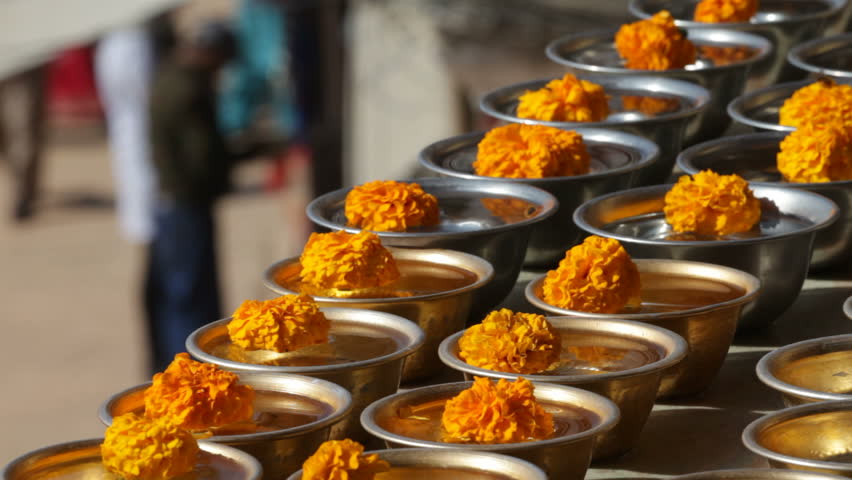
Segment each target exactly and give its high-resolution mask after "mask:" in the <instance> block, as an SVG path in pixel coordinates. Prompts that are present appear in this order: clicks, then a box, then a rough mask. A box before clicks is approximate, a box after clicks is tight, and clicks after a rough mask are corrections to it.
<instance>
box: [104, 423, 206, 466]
mask: <svg viewBox="0 0 852 480" xmlns="http://www.w3.org/2000/svg"><path fill="white" fill-rule="evenodd" d="M198 452H199V448H198V442H196V441H195V437H193V436H192V434H191V433H189V432H187V431H186V430H182V429H181V428H179V427H178V426H177V425H176V424H174V423H172V421H171V419H169V418H158V419H153V420H152V419H149V418H145V417H142V416H139V415H136V414H135V413H127V414H124V415H121V416H118V417H115V418H114V419H113V420H112V425H111V426H110V427H109V428H107V429H106V433H105V434H104V443H102V444H101V457H102V458H103V464H104V467H106V469H107V470H109V471H110V472H112V473H114V474H116V475H118V476H120V477H123V478H125V479H127V480H135V479H146V480H158V479H167V478H172V477H176V476H178V475H183V474H185V473H189V472H191V471H192V470H193V469H194V468H195V462H196V460H197V457H198Z"/></svg>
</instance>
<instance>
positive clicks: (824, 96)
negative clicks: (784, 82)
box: [778, 78, 852, 127]
mask: <svg viewBox="0 0 852 480" xmlns="http://www.w3.org/2000/svg"><path fill="white" fill-rule="evenodd" d="M778 123H780V124H781V125H787V126H790V127H801V126H803V125H826V124H829V123H839V124H843V125H848V126H852V86H850V85H838V84H836V83H835V82H834V80H831V79H829V78H823V79H820V80H818V81H816V82H814V83H812V84H810V85H807V86H805V87H802V88H800V89H798V90H796V92H795V93H793V95H791V96H790V98H788V99H787V100H785V101H784V104H783V105H782V106H781V108H780V109H779V110H778Z"/></svg>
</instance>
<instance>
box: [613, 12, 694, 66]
mask: <svg viewBox="0 0 852 480" xmlns="http://www.w3.org/2000/svg"><path fill="white" fill-rule="evenodd" d="M615 48H616V50H618V54H619V55H621V58H623V59H624V60H625V66H626V67H627V68H630V69H634V70H670V69H674V68H683V67H685V66H687V65H689V64H691V63H693V62H695V59H696V58H697V55H698V54H697V53H696V50H695V45H693V44H692V42H690V41H689V40H688V39H687V38H686V36H685V35H684V34H683V33H682V32H681V31H680V29H678V28H677V26H675V23H674V17H672V15H671V14H670V13H669V12H668V11H666V10H662V11H660V12H658V13H657V14H656V15H654V16H653V17H651V18H649V19H646V20H639V21H638V22H633V23H628V24H625V25H622V26H621V28H619V29H618V32H616V34H615Z"/></svg>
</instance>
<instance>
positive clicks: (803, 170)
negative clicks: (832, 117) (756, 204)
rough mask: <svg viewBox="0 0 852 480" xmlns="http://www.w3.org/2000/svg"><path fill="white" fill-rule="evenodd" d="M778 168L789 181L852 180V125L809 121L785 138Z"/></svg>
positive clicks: (779, 153) (778, 158)
mask: <svg viewBox="0 0 852 480" xmlns="http://www.w3.org/2000/svg"><path fill="white" fill-rule="evenodd" d="M777 160H778V171H780V172H781V174H782V175H784V178H785V179H786V180H787V181H788V182H800V183H809V182H835V181H840V180H852V125H850V126H847V125H839V124H829V125H825V126H824V127H818V126H813V125H806V126H802V127H799V128H797V129H796V130H794V131H793V132H792V133H790V134H789V135H787V136H786V137H785V138H784V140H782V141H781V151H780V152H778V157H777Z"/></svg>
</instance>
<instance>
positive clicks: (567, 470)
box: [361, 382, 619, 480]
mask: <svg viewBox="0 0 852 480" xmlns="http://www.w3.org/2000/svg"><path fill="white" fill-rule="evenodd" d="M471 385H473V383H472V382H457V383H444V384H440V385H431V386H428V387H421V388H415V389H413V390H408V391H406V392H401V393H397V394H396V395H391V396H390V397H386V398H383V399H381V400H379V401H377V402H375V403H373V404H372V405H370V406H369V407H367V409H366V410H364V412H363V413H361V424H362V425H363V426H364V428H365V429H366V430H367V431H368V432H370V433H371V434H373V435H375V436H376V437H378V438H380V439H382V440H384V441H385V443H386V444H387V446H388V447H389V448H398V447H423V448H436V449H458V450H463V451H483V452H492V453H502V454H505V455H511V456H513V457H517V458H521V459H523V460H526V461H528V462H531V463H533V464H535V465H537V466H538V467H540V468H541V469H542V470H544V471H545V473H547V475H548V476H549V478H558V479H564V480H582V479H583V477H584V475H585V473H586V470H587V469H588V468H589V462H590V460H591V457H592V449H593V447H594V442H595V439H596V438H597V436H598V435H601V434H604V433H606V432H607V431H609V430H611V429H612V428H613V427H614V426H615V424H616V423H618V420H619V412H618V407H617V406H615V404H614V403H612V402H611V401H610V400H608V399H607V398H605V397H602V396H600V395H598V394H596V393H592V392H587V391H585V390H581V389H579V388H573V387H565V386H562V385H554V384H549V383H537V384H535V397H536V399H537V400H539V401H542V402H547V403H553V404H557V405H558V406H559V407H560V408H563V409H569V408H570V409H581V412H582V415H583V417H585V420H584V421H585V422H587V426H588V428H586V429H584V430H582V431H579V432H577V433H569V434H567V435H561V436H558V437H554V438H549V439H547V440H536V441H532V442H523V443H504V444H496V445H479V444H458V443H444V442H433V441H429V440H420V439H416V438H412V437H407V436H403V435H400V434H398V433H396V432H394V431H391V430H389V429H388V428H389V427H388V419H390V418H394V417H396V416H397V412H398V411H399V410H400V409H401V408H404V407H408V406H410V405H419V404H424V403H427V402H438V401H441V400H449V399H450V398H452V397H454V396H456V395H458V394H459V393H460V392H461V391H462V390H466V389H468V388H470V387H471Z"/></svg>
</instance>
